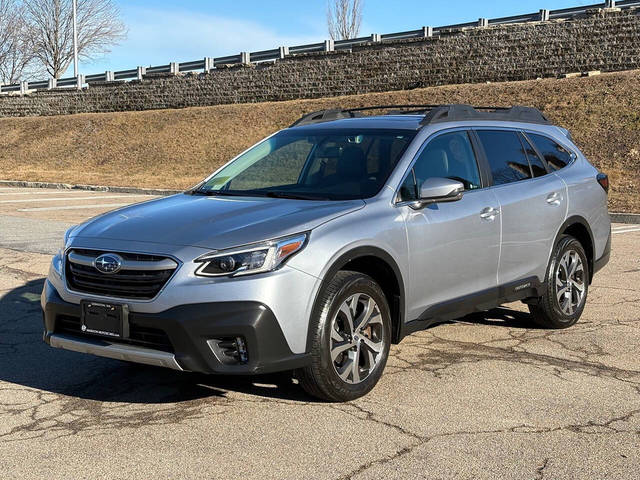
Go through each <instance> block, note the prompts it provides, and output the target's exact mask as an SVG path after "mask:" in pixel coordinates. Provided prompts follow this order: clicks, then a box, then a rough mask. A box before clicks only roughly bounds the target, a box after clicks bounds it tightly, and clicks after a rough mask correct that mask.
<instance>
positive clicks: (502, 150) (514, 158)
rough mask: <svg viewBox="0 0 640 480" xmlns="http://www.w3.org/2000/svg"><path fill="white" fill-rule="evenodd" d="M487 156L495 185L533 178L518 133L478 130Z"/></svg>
mask: <svg viewBox="0 0 640 480" xmlns="http://www.w3.org/2000/svg"><path fill="white" fill-rule="evenodd" d="M477 133H478V136H479V137H480V141H481V142H482V146H483V147H484V151H485V153H486V154H487V160H488V161H489V165H490V167H491V174H492V175H493V184H494V185H503V184H505V183H511V182H517V181H519V180H525V179H527V178H531V169H530V168H529V162H528V160H527V156H526V154H525V151H524V148H523V146H522V143H521V142H520V138H519V135H518V133H517V132H511V131H506V130H478V131H477Z"/></svg>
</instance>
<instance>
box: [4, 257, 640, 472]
mask: <svg viewBox="0 0 640 480" xmlns="http://www.w3.org/2000/svg"><path fill="white" fill-rule="evenodd" d="M0 274H5V275H10V276H12V277H14V278H18V279H20V280H23V281H24V282H25V283H26V282H31V283H32V284H33V285H32V286H31V287H29V286H24V287H20V288H17V289H14V290H12V291H11V292H8V293H4V294H0V301H1V302H5V303H3V304H2V306H6V305H9V304H10V305H11V308H12V314H11V316H9V315H3V313H2V311H1V309H0V357H1V358H2V359H3V360H2V361H3V362H9V363H4V364H0V373H2V375H3V376H0V412H2V416H3V418H6V419H7V420H6V422H3V423H4V425H0V441H2V442H22V441H26V440H32V439H38V440H39V441H46V442H51V441H55V440H57V439H59V438H62V437H67V436H74V435H78V434H81V433H82V434H83V435H84V436H86V437H92V436H99V435H105V434H108V432H111V431H114V430H121V429H140V428H143V427H147V426H150V425H151V426H153V425H178V424H181V423H184V422H190V421H197V420H202V419H204V418H208V417H212V416H222V417H224V416H226V415H229V414H230V413H233V412H235V413H237V412H238V410H239V409H240V411H241V409H242V408H244V407H243V406H248V405H252V404H263V405H286V406H287V407H289V408H300V407H312V408H317V409H318V410H320V411H331V410H332V411H336V412H339V413H341V414H343V415H349V416H351V417H353V418H356V419H358V420H359V421H363V422H370V423H372V424H375V425H377V426H378V427H381V428H383V429H388V430H390V431H392V432H393V435H395V436H396V438H397V439H398V440H399V439H404V440H406V442H407V445H403V446H402V447H401V448H400V446H398V448H397V449H396V450H395V451H394V452H391V453H387V454H385V455H382V456H380V457H379V458H375V459H371V460H368V461H366V462H364V463H362V464H361V465H357V466H355V468H353V469H352V470H351V471H349V472H348V473H346V474H344V475H340V476H339V477H338V478H339V479H341V480H347V479H352V478H355V477H357V476H359V475H360V474H363V473H364V472H366V471H368V470H370V469H372V468H374V467H376V466H382V465H386V464H389V463H392V462H394V461H398V460H399V459H400V458H403V457H406V456H408V455H410V454H411V453H413V452H415V451H416V450H417V449H419V448H420V447H422V446H424V445H426V444H428V443H429V442H432V441H434V440H437V439H442V438H449V437H456V436H471V437H473V436H480V435H505V434H506V435H509V434H511V435H543V434H549V433H553V432H568V433H571V434H575V435H620V434H633V435H636V436H640V427H639V425H640V408H633V409H632V408H629V409H627V410H624V411H623V412H616V413H615V414H611V415H610V416H608V417H605V418H604V419H603V418H599V419H593V418H591V419H588V417H590V416H595V415H585V416H587V419H584V420H582V418H581V421H577V422H572V423H567V424H563V425H557V424H555V425H551V426H540V425H535V422H533V424H529V423H518V424H516V425H511V426H508V427H503V428H497V429H490V428H489V429H468V430H465V429H458V430H453V431H443V432H438V433H432V434H423V433H419V432H416V431H412V429H411V428H407V427H406V426H403V425H401V424H400V423H401V422H394V421H393V420H389V419H388V418H382V417H381V414H380V413H379V412H376V410H375V407H373V408H372V407H371V405H375V402H374V400H373V399H372V398H368V397H365V398H363V399H359V400H356V401H353V402H348V403H344V404H326V403H319V402H316V401H312V400H310V399H309V398H308V397H305V395H304V394H302V393H301V392H300V389H299V387H298V386H296V385H293V384H292V383H291V382H289V384H288V385H284V386H283V385H276V388H275V389H272V390H269V391H268V392H267V393H266V395H264V396H261V395H262V394H263V391H262V390H260V389H259V388H257V387H255V386H253V385H251V384H249V383H247V384H246V385H245V384H243V385H244V386H242V385H241V386H238V385H237V384H236V382H230V383H232V384H229V385H225V382H224V381H220V380H219V379H216V381H210V380H209V379H208V378H207V377H202V376H198V375H196V374H184V373H183V374H177V373H174V372H168V371H164V370H161V369H153V368H152V367H140V366H129V365H127V364H123V363H119V362H116V361H113V360H106V359H101V358H98V357H95V358H94V357H88V356H83V360H82V361H80V362H76V363H74V362H71V361H70V362H65V361H64V358H63V357H62V356H63V355H68V357H67V358H69V359H72V358H76V359H77V358H80V356H79V355H80V354H75V353H70V352H62V351H59V352H55V356H56V358H61V359H62V360H61V364H65V363H66V364H73V366H72V367H71V369H72V370H69V371H67V372H64V371H62V372H61V374H65V373H76V372H75V371H74V370H75V369H76V368H77V369H78V370H79V371H80V373H77V374H75V375H74V374H71V375H69V377H68V378H67V377H65V378H66V380H65V382H66V383H64V384H62V385H61V384H60V382H56V380H55V379H39V380H38V381H32V382H31V383H29V382H28V381H24V379H25V378H29V377H28V373H27V374H23V373H22V371H21V370H20V369H21V368H24V365H23V361H24V360H25V359H27V358H28V356H29V355H33V354H34V353H33V352H34V351H35V352H36V353H35V354H36V355H37V354H38V353H42V354H43V355H46V354H47V353H48V352H49V347H47V346H45V345H44V344H43V343H42V340H41V335H40V332H39V331H38V329H37V328H35V327H34V325H35V324H36V322H34V319H35V318H36V317H39V304H38V303H37V302H35V301H33V299H31V300H30V299H29V297H28V295H27V296H25V295H24V294H32V295H33V294H35V293H36V292H35V291H34V290H36V289H37V288H36V287H38V285H37V284H35V283H34V280H38V281H40V280H41V279H42V277H41V276H40V275H36V274H33V273H30V272H26V271H24V270H20V269H18V268H13V267H12V266H0ZM40 287H41V285H40ZM600 289H612V290H617V291H620V292H624V293H623V294H622V300H620V299H619V298H618V299H616V300H615V301H613V300H612V299H610V298H608V296H609V293H606V292H604V291H602V292H601V291H600ZM629 292H633V294H630V293H629ZM38 293H39V292H38ZM590 294H591V296H592V297H593V298H590V301H589V306H590V308H601V307H606V308H612V307H617V308H620V307H623V308H625V309H629V307H631V308H634V309H635V308H638V307H639V306H640V297H639V296H638V290H637V289H632V288H631V289H630V288H624V287H608V286H598V287H597V288H593V289H592V290H591V292H590ZM592 300H593V301H592ZM628 311H631V310H628ZM633 312H635V310H633ZM634 315H635V313H634ZM528 321H529V317H528V315H527V314H525V313H523V312H520V311H516V310H507V309H496V310H494V311H491V312H489V314H479V315H471V316H468V317H465V318H464V319H461V320H458V321H456V322H455V323H449V324H448V325H447V327H446V328H438V327H434V328H431V329H429V330H427V331H423V332H419V333H416V334H413V335H411V336H409V337H408V338H406V339H405V341H403V343H402V344H401V345H398V346H394V347H393V348H392V352H391V355H390V359H389V360H390V361H389V364H388V366H387V371H386V372H385V376H393V375H398V374H402V373H406V372H412V371H422V372H426V373H428V374H430V375H432V376H433V377H434V378H435V379H437V380H439V381H445V380H446V379H447V377H448V376H449V375H451V376H455V375H456V373H457V371H455V370H454V369H455V368H457V367H462V366H464V365H469V364H476V363H480V362H507V363H510V364H514V365H521V366H525V367H528V368H534V369H539V370H541V371H543V372H544V373H545V374H548V375H552V376H554V377H556V378H558V379H561V380H563V381H570V380H571V379H570V378H568V377H567V374H568V373H574V374H578V375H584V376H588V377H593V378H599V379H608V380H612V381H616V382H621V383H623V384H624V385H625V386H626V388H627V389H629V388H631V389H633V391H635V394H636V395H640V371H638V370H635V369H633V368H631V367H630V368H628V369H625V368H619V367H616V366H613V365H610V364H607V363H604V362H605V361H606V360H607V359H608V358H609V357H611V356H612V355H613V354H612V353H611V352H610V351H608V350H607V348H606V344H603V343H601V342H599V341H598V337H596V336H595V335H597V334H598V332H599V331H601V330H602V329H604V328H608V327H611V326H624V327H625V328H626V327H632V328H638V327H639V326H640V317H637V316H634V317H633V318H630V319H629V318H627V319H619V318H611V317H607V318H604V319H603V320H602V321H598V323H595V322H594V321H592V320H588V319H587V320H585V321H584V322H580V323H579V324H578V325H576V326H575V327H573V328H572V329H571V330H569V331H567V330H543V329H530V328H523V327H527V326H528ZM37 326H38V327H39V321H38V322H37ZM478 326H485V328H487V331H488V332H491V333H495V332H499V335H498V336H497V337H496V338H489V339H487V340H483V341H473V340H464V339H463V337H464V334H458V332H463V331H464V330H463V329H469V328H473V327H478ZM496 327H498V328H499V330H490V329H495V328H496ZM587 335H590V336H591V337H587V338H586V339H585V338H583V337H585V336H587ZM541 346H542V348H545V351H544V352H542V351H541V350H540V348H541ZM34 349H40V350H39V352H38V351H37V350H34ZM549 351H550V352H552V353H548V352H549ZM72 356H74V357H72ZM51 358H53V355H52V357H51ZM11 361H13V363H11ZM114 366H115V368H114ZM50 371H51V372H59V370H55V369H52V370H50ZM149 372H152V374H149ZM74 379H75V381H74ZM78 379H79V380H78ZM200 380H202V381H200ZM571 381H573V380H571ZM229 391H235V392H237V393H239V395H236V396H233V397H229V396H228V392H229ZM367 404H369V405H367ZM385 405H386V404H385ZM5 415H6V416H5ZM392 438H393V437H392ZM550 462H551V459H550V458H549V457H545V458H544V459H543V460H542V462H541V463H539V464H538V466H537V468H536V469H535V471H532V475H534V478H537V479H543V478H544V476H545V473H546V469H547V468H548V466H549V465H550Z"/></svg>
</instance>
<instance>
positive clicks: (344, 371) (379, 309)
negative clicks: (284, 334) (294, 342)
mask: <svg viewBox="0 0 640 480" xmlns="http://www.w3.org/2000/svg"><path fill="white" fill-rule="evenodd" d="M371 301H372V302H373V303H371ZM313 312H314V313H313V316H312V319H311V320H312V321H311V324H310V328H312V329H313V330H312V332H311V335H312V346H311V358H312V360H311V364H310V365H309V366H308V367H305V368H304V369H301V370H299V371H298V372H297V375H296V376H297V377H298V380H299V382H300V385H301V386H302V388H303V389H304V390H305V391H306V392H307V393H308V394H309V395H312V396H314V397H317V398H320V399H322V400H327V401H331V402H346V401H349V400H354V399H356V398H358V397H361V396H363V395H366V394H367V393H368V392H370V391H371V389H373V387H374V386H375V385H376V383H378V380H379V379H380V377H381V376H382V371H383V370H384V367H385V365H386V363H387V358H388V357H389V348H390V345H391V314H390V311H389V305H388V303H387V299H386V297H385V295H384V293H383V291H382V289H381V288H380V286H379V285H378V284H377V283H376V282H375V281H374V280H373V279H372V278H371V277H369V276H367V275H364V274H361V273H358V272H351V271H341V272H338V273H337V274H336V275H335V276H334V277H333V278H332V279H331V280H330V281H329V282H328V283H327V284H326V286H325V287H324V288H323V290H322V292H321V294H320V296H319V297H318V300H317V304H316V305H315V307H314V310H313ZM351 325H354V327H353V328H351ZM332 350H333V353H334V356H333V357H332Z"/></svg>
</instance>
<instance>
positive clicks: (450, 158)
mask: <svg viewBox="0 0 640 480" xmlns="http://www.w3.org/2000/svg"><path fill="white" fill-rule="evenodd" d="M432 177H443V178H450V179H452V180H457V181H459V182H461V183H462V184H463V185H464V188H465V190H474V189H477V188H480V187H481V183H480V173H479V170H478V162H477V161H476V156H475V154H474V151H473V147H472V146H471V141H470V139H469V134H468V133H467V132H466V131H458V132H451V133H444V134H442V135H438V136H437V137H436V138H434V139H433V140H430V141H429V143H428V144H427V146H426V147H425V148H424V149H423V150H422V152H421V153H420V155H419V156H418V158H417V159H416V162H415V164H414V166H413V169H412V170H411V171H410V172H409V175H408V176H407V178H406V179H405V181H404V182H403V184H402V185H401V186H400V200H401V201H411V200H417V199H418V189H419V186H420V185H422V182H424V181H425V180H426V179H427V178H432Z"/></svg>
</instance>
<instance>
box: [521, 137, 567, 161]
mask: <svg viewBox="0 0 640 480" xmlns="http://www.w3.org/2000/svg"><path fill="white" fill-rule="evenodd" d="M527 136H528V137H529V138H530V139H531V141H532V142H533V144H534V145H535V146H536V148H537V149H538V151H539V152H540V154H541V155H542V156H543V157H544V159H545V160H546V161H547V164H548V165H549V168H550V169H551V170H561V169H563V168H564V167H566V166H567V165H569V164H570V163H571V160H573V155H572V154H571V153H570V152H569V151H567V150H566V149H565V148H564V147H563V146H562V145H560V144H559V143H556V142H555V141H553V140H551V139H550V138H549V137H545V136H544V135H538V134H535V133H527Z"/></svg>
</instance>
